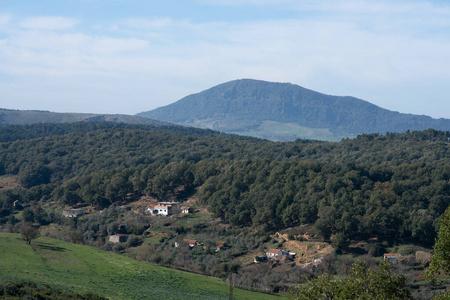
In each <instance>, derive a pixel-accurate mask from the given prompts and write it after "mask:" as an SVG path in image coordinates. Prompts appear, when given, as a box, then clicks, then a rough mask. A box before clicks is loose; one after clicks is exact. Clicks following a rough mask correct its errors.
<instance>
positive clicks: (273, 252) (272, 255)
mask: <svg viewBox="0 0 450 300" xmlns="http://www.w3.org/2000/svg"><path fill="white" fill-rule="evenodd" d="M278 252H280V250H278V249H269V250H267V252H266V256H267V257H268V258H275V257H277V255H278Z"/></svg>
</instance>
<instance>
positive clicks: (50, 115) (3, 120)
mask: <svg viewBox="0 0 450 300" xmlns="http://www.w3.org/2000/svg"><path fill="white" fill-rule="evenodd" d="M79 121H97V122H99V121H108V122H121V123H129V124H146V125H170V124H169V123H167V122H162V121H157V120H149V119H148V118H142V117H137V116H130V115H121V114H115V115H109V114H84V113H55V112H50V111H42V110H12V109H1V108H0V126H4V125H25V124H36V123H72V122H79ZM172 125H173V124H172Z"/></svg>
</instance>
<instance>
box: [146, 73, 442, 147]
mask: <svg viewBox="0 0 450 300" xmlns="http://www.w3.org/2000/svg"><path fill="white" fill-rule="evenodd" d="M138 115H139V116H142V117H148V118H152V119H156V120H162V121H169V122H174V123H178V124H181V125H186V126H194V127H201V128H209V129H214V130H219V131H224V132H229V133H237V134H243V135H251V136H256V137H262V138H268V139H271V140H281V141H287V140H295V139H297V138H313V139H321V140H340V139H341V138H345V137H351V136H352V135H356V134H362V133H383V134H384V133H386V132H404V131H406V130H424V129H428V128H434V129H437V130H449V129H450V120H446V119H440V120H435V119H432V118H431V117H427V116H415V115H411V114H401V113H398V112H393V111H389V110H387V109H383V108H381V107H378V106H376V105H374V104H371V103H369V102H367V101H364V100H361V99H357V98H354V97H349V96H330V95H326V94H322V93H319V92H315V91H312V90H309V89H306V88H303V87H301V86H298V85H295V84H291V83H278V82H269V81H262V80H255V79H238V80H233V81H229V82H225V83H222V84H219V85H217V86H214V87H212V88H209V89H207V90H205V91H202V92H200V93H197V94H193V95H189V96H187V97H184V98H182V99H180V100H179V101H177V102H175V103H173V104H170V105H167V106H165V107H160V108H157V109H155V110H152V111H148V112H142V113H139V114H138Z"/></svg>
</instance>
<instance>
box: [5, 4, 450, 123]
mask: <svg viewBox="0 0 450 300" xmlns="http://www.w3.org/2000/svg"><path fill="white" fill-rule="evenodd" d="M226 2H228V3H226V4H229V5H231V4H232V3H231V2H233V0H228V1H226ZM317 2H318V1H309V2H304V1H301V2H298V1H288V0H286V1H283V3H284V4H286V5H289V6H290V7H291V8H295V9H297V10H299V11H300V10H304V11H315V12H318V13H315V14H313V15H308V14H306V15H305V16H303V14H300V15H299V17H295V15H290V19H276V18H274V19H272V20H245V21H231V20H230V21H223V22H206V21H199V20H196V21H192V20H187V19H175V18H168V17H152V18H148V19H145V18H130V17H128V18H124V19H122V20H119V21H114V22H112V21H111V22H110V23H109V24H108V23H100V24H95V25H94V26H96V27H95V28H96V30H97V31H95V30H94V31H91V30H88V29H85V28H84V29H83V28H78V27H74V26H75V24H76V23H77V21H76V20H74V19H67V18H61V17H51V18H50V19H49V18H48V17H38V18H30V19H26V20H22V21H20V20H19V21H18V23H17V24H18V25H19V26H16V27H15V28H13V29H10V30H9V31H7V32H5V34H6V37H2V40H1V41H0V65H1V66H2V68H1V69H0V74H3V76H12V77H11V78H20V81H24V82H27V83H24V85H26V86H28V90H30V93H25V92H18V91H16V92H15V93H14V92H13V91H14V90H15V89H17V90H18V89H19V87H18V86H17V87H16V86H14V85H13V86H10V87H9V90H8V95H9V97H10V98H11V99H13V98H14V99H17V100H18V101H19V100H20V99H22V98H23V99H31V98H32V97H37V98H39V97H40V98H42V99H44V98H46V97H49V98H52V99H54V100H53V104H52V105H55V103H59V102H58V101H60V99H62V98H64V97H68V99H73V101H75V102H76V103H77V105H81V103H83V102H84V101H86V103H85V104H84V105H93V103H94V102H95V105H98V110H97V111H96V112H126V113H136V112H139V111H143V110H148V109H152V108H156V107H157V106H161V105H166V104H169V103H170V102H173V101H175V100H178V99H179V98H181V97H183V96H185V95H187V94H189V93H194V92H199V91H201V90H203V89H206V88H209V87H211V86H212V85H215V84H219V83H221V82H224V81H228V80H233V79H237V78H255V79H263V80H271V81H282V82H292V83H295V84H300V85H303V86H305V87H307V88H311V89H315V90H317V91H319V92H324V93H330V94H340V95H343V94H344V95H353V96H357V97H360V98H363V99H365V100H368V101H371V102H372V101H374V102H375V103H376V104H378V105H380V106H383V107H385V108H390V109H395V110H400V111H402V112H413V113H427V112H426V111H423V112H421V111H420V109H421V108H420V107H423V106H420V105H419V104H420V103H421V102H423V97H435V98H436V99H438V98H439V99H438V100H439V101H440V102H439V103H441V104H442V103H443V104H442V105H445V103H446V102H445V101H444V100H442V99H443V98H442V97H443V96H442V95H446V94H447V95H448V94H449V93H450V88H449V87H448V81H449V80H450V36H449V33H448V32H450V31H449V30H447V29H448V27H449V26H450V25H449V21H448V20H450V14H449V10H448V7H446V6H437V5H432V4H430V3H426V2H413V3H407V2H400V3H399V2H386V1H384V2H383V1H377V2H367V1H364V2H363V4H364V5H362V4H360V1H356V2H350V1H337V2H335V1H327V2H322V1H321V2H320V3H325V5H319V4H317ZM214 3H216V2H215V1H214ZM222 3H224V2H223V1H222ZM239 3H241V1H239ZM246 3H247V4H252V3H253V4H255V5H256V2H255V1H250V0H249V1H246ZM264 3H265V4H266V5H269V4H270V3H276V1H274V0H273V1H272V0H266V1H264ZM298 3H300V4H298ZM211 5H212V4H211ZM1 20H2V19H1V16H0V24H1ZM5 20H6V21H4V22H7V23H8V26H9V27H11V26H12V25H11V24H10V23H12V22H11V19H10V18H7V19H5ZM2 86H3V87H5V86H4V85H2ZM39 86H41V87H42V88H39ZM412 86H413V87H416V88H414V89H413V88H411V87H412ZM420 86H427V88H426V89H425V88H424V89H422V90H421V89H419V88H417V87H420ZM432 89H434V90H436V91H439V94H433V93H430V90H432ZM2 90H5V88H2ZM31 91H33V92H31ZM14 95H16V96H14ZM77 97H78V98H77ZM125 98H126V99H127V100H126V101H124V100H123V99H125ZM76 99H79V100H78V101H76ZM111 99H114V101H113V102H114V104H112V103H111V101H112V100H111ZM400 99H403V102H402V103H403V104H402V103H401V102H394V101H397V100H398V101H399V100H400ZM20 101H22V100H20ZM51 102H52V101H51V100H50V99H49V100H46V102H45V103H48V105H51ZM407 102H409V103H410V104H409V105H408V104H406V103H407ZM124 103H125V104H124ZM133 103H134V104H133ZM436 103H438V102H436ZM61 105H63V104H61ZM402 105H403V106H402ZM402 107H403V109H402ZM42 108H45V107H42ZM102 108H103V111H102V110H101V109H102ZM46 109H51V108H46ZM80 110H82V111H89V109H86V108H85V109H79V111H80ZM107 110H108V111H107ZM413 110H414V111H413ZM445 111H449V110H448V106H447V109H441V111H440V112H436V111H434V112H433V114H434V116H444V115H443V114H444V113H445ZM439 113H440V114H439ZM429 114H431V110H430V113H429ZM446 117H450V115H448V113H447V115H446Z"/></svg>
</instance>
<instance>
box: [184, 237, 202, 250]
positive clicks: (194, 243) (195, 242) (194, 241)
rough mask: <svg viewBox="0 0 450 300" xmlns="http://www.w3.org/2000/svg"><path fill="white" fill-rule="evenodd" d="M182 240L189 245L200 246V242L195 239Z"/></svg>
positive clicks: (192, 246)
mask: <svg viewBox="0 0 450 300" xmlns="http://www.w3.org/2000/svg"><path fill="white" fill-rule="evenodd" d="M183 242H185V243H187V244H188V245H189V247H191V248H194V247H195V246H200V245H201V243H199V242H198V241H197V240H186V239H185V240H183Z"/></svg>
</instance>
